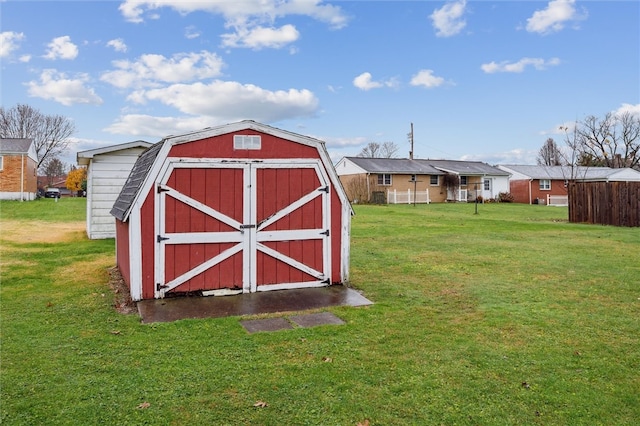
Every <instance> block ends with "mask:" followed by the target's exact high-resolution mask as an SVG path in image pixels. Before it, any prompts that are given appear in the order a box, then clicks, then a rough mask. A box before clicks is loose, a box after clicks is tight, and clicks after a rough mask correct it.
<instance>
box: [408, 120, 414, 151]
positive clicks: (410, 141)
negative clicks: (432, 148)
mask: <svg viewBox="0 0 640 426" xmlns="http://www.w3.org/2000/svg"><path fill="white" fill-rule="evenodd" d="M407 136H408V137H409V143H410V144H411V149H410V150H409V160H413V123H411V132H409V134H408V135H407Z"/></svg>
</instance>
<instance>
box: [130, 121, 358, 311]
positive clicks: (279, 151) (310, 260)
mask: <svg viewBox="0 0 640 426" xmlns="http://www.w3.org/2000/svg"><path fill="white" fill-rule="evenodd" d="M234 134H235V135H260V136H261V149H259V150H234V149H233V136H234ZM178 158H182V159H185V161H187V160H188V159H194V160H196V161H200V160H202V159H216V160H218V159H227V160H228V161H229V162H230V163H233V162H235V161H238V162H242V161H247V160H248V161H251V160H255V161H256V162H257V163H260V160H262V159H273V160H280V159H283V160H285V161H286V160H287V159H292V160H293V159H309V160H313V161H318V160H319V158H320V157H319V153H318V149H317V148H315V147H313V146H308V145H305V144H301V143H297V142H293V141H289V140H285V139H281V138H279V137H276V136H273V135H270V134H267V133H262V132H259V131H255V130H250V129H247V130H241V131H234V132H232V133H226V134H222V135H217V136H213V137H209V138H204V139H200V140H188V141H186V142H184V143H181V142H178V143H176V144H175V145H173V146H171V148H170V149H169V152H168V154H167V159H166V160H165V161H174V160H175V159H178ZM171 159H174V160H171ZM258 170H259V171H258V175H257V176H258V178H257V179H258V186H260V185H266V186H268V187H269V188H274V187H275V188H277V187H282V188H283V190H284V189H286V191H288V192H291V191H292V194H293V195H291V196H290V197H288V199H289V203H290V202H291V200H290V199H291V197H293V198H294V199H295V196H296V195H298V196H299V195H300V193H302V192H304V191H307V192H308V191H313V190H315V189H317V188H318V186H319V182H318V180H317V178H316V177H315V172H313V169H308V170H299V169H295V168H294V169H286V168H284V169H282V170H280V169H268V168H265V169H258ZM241 175H242V174H241V173H240V176H236V174H235V173H234V169H233V167H229V168H207V167H204V168H202V169H200V170H195V169H191V168H185V169H175V170H174V171H173V172H172V175H170V176H171V177H170V181H169V182H167V185H168V186H170V187H173V188H175V189H176V190H179V191H180V192H181V193H185V194H186V195H188V196H190V197H192V198H194V199H196V200H200V201H201V202H204V204H205V205H209V204H210V203H212V201H211V200H210V199H208V198H207V197H208V196H210V194H209V193H208V192H207V191H205V189H206V188H208V187H209V186H210V184H209V183H208V182H214V181H218V182H229V187H230V188H234V190H233V191H231V192H230V193H228V194H225V195H224V203H222V202H221V203H220V206H221V208H222V205H227V203H228V205H229V207H225V208H227V209H228V210H226V211H224V212H223V213H224V214H227V215H228V216H230V217H234V216H237V212H236V210H238V209H239V210H241V208H242V189H243V188H242V183H243V181H242V176H241ZM310 177H313V180H311V179H310ZM335 184H336V182H334V183H333V185H331V186H332V189H331V192H330V200H331V206H330V215H331V229H330V232H331V257H332V259H333V261H332V262H331V270H330V280H331V282H332V283H340V282H342V281H343V277H344V278H345V279H346V278H347V277H348V272H347V270H346V268H348V265H345V264H344V262H342V261H341V260H340V259H342V258H343V257H344V256H346V257H345V258H346V259H348V248H347V249H346V250H345V249H344V247H343V246H342V244H343V241H342V239H343V232H345V230H346V235H348V232H349V230H348V227H349V224H348V223H344V220H343V215H344V214H345V208H344V202H345V201H346V200H343V199H342V198H341V197H340V195H339V194H338V193H337V192H336V191H337V190H338V189H340V190H341V188H336V187H335ZM337 184H338V185H339V182H337ZM238 185H240V188H238ZM152 188H154V186H152ZM296 193H297V194H296ZM283 194H284V192H280V191H278V192H277V196H278V197H279V196H280V195H283ZM214 196H221V195H214ZM278 197H276V198H274V199H271V198H269V199H266V198H264V197H263V199H261V200H260V201H259V202H258V206H259V208H260V209H262V210H263V214H266V212H268V211H269V210H268V208H269V203H275V204H274V205H273V206H271V208H276V207H280V208H281V207H282V206H283V205H284V206H286V204H283V203H286V201H287V197H283V198H282V200H280V199H278ZM167 198H168V199H170V198H171V197H167ZM229 201H231V202H229ZM167 202H168V203H171V202H173V201H167ZM318 203H320V200H319V199H318V200H313V201H312V202H310V203H309V205H308V206H307V205H305V206H303V207H301V208H300V209H299V210H300V211H294V212H293V213H292V214H290V217H289V218H288V219H286V220H288V221H289V223H291V222H296V223H295V224H296V225H298V224H301V225H303V227H304V226H305V225H309V226H311V225H313V226H314V228H315V227H316V226H319V225H318V223H317V217H318V216H317V215H321V213H318V212H316V211H315V210H316V209H318V208H319V206H320V204H318ZM180 204H181V203H179V202H173V204H171V205H169V204H167V205H168V206H169V207H168V208H169V210H170V212H169V213H166V214H167V218H166V219H165V222H166V226H167V229H166V232H182V229H181V228H180V227H181V226H182V224H181V221H184V218H185V217H187V216H188V217H189V222H190V223H193V224H194V226H195V227H196V229H198V227H203V228H205V227H212V226H213V227H215V226H221V225H219V224H215V223H213V222H211V221H210V218H206V217H204V216H202V215H200V214H198V213H197V212H193V209H191V210H189V209H188V208H186V206H184V205H183V206H181V205H180ZM214 204H215V203H214ZM347 205H348V204H347ZM155 209H156V201H155V192H154V190H153V189H152V190H150V191H148V193H147V194H144V201H143V202H142V204H141V208H140V209H139V210H138V211H137V212H136V211H135V209H134V210H133V211H132V213H131V216H130V218H129V221H128V223H122V222H120V224H121V225H122V226H129V232H130V233H131V234H133V233H135V230H133V229H132V227H136V226H138V227H139V229H140V231H139V239H137V238H135V236H133V235H129V236H128V238H129V243H130V244H133V245H130V249H131V253H136V252H138V253H141V256H139V257H138V259H136V257H137V256H135V255H134V256H132V258H131V262H132V263H135V264H129V265H127V264H126V262H123V265H125V267H127V268H129V269H130V270H131V271H132V272H131V273H132V274H133V273H135V270H136V269H137V268H139V269H140V271H141V277H140V280H139V281H140V285H141V288H140V289H139V291H140V294H139V295H136V294H132V297H134V299H135V300H139V299H152V298H154V297H156V294H155V290H156V289H155V286H156V283H155V270H154V265H155V261H154V259H155V256H156V253H155V248H156V238H157V235H156V230H155V227H154V221H155V215H156V214H158V212H156V211H155ZM320 210H321V209H320ZM348 210H349V211H350V208H349V209H348ZM236 219H237V220H238V221H240V222H241V219H242V218H240V217H237V218H236ZM274 225H275V226H283V225H282V224H278V222H276V224H274ZM193 231H194V230H193V228H192V229H191V231H190V232H193ZM207 231H212V229H210V228H208V229H207ZM213 232H215V229H214V230H213ZM118 238H120V236H118ZM136 241H139V243H136ZM299 243H300V242H296V241H288V242H287V241H279V242H274V243H268V242H267V243H265V245H266V246H269V245H270V244H272V245H274V246H273V247H274V248H275V246H276V245H277V250H278V251H279V252H282V253H284V254H285V255H289V256H290V257H292V258H296V256H300V255H301V256H302V257H298V258H297V259H296V260H299V261H303V262H305V263H307V264H310V266H311V267H314V266H315V267H317V268H318V269H319V270H322V268H321V265H320V266H318V262H320V263H321V262H322V254H321V247H315V246H313V244H315V242H311V244H310V245H309V244H308V246H309V247H310V248H307V245H305V250H304V251H302V253H301V254H295V253H297V252H299V251H300V250H299V247H297V246H298V245H299ZM223 249H224V247H223V248H222V249H216V250H219V251H222V250H223ZM207 250H211V248H210V247H205V245H204V244H196V245H194V247H191V248H189V247H185V248H181V247H170V246H167V249H166V252H165V259H167V258H168V257H170V256H173V258H174V259H175V258H179V259H184V262H179V263H178V264H179V266H178V267H176V269H174V270H166V271H165V278H166V280H165V282H167V281H169V280H171V279H172V278H174V277H177V276H180V275H181V274H182V273H183V272H184V271H187V270H189V269H191V268H193V267H194V265H198V264H201V263H202V259H203V258H204V257H210V255H211V254H212V252H211V251H207ZM213 254H214V255H215V253H213ZM205 255H206V256H205ZM176 256H177V257H176ZM234 256H235V255H234ZM119 258H120V256H119ZM227 260H228V259H227ZM236 261H240V259H237V260H234V259H233V258H231V262H232V263H233V262H236ZM258 261H259V262H263V263H265V262H275V260H274V259H271V258H269V256H266V255H264V254H263V253H258ZM165 263H166V262H165ZM123 265H120V267H121V268H122V267H123ZM216 268H217V269H216ZM342 268H345V271H343V270H342ZM232 269H233V266H229V265H227V266H225V265H224V264H221V265H219V266H218V265H216V266H215V267H213V268H211V270H208V271H205V272H204V273H201V274H200V275H197V276H195V277H193V278H190V279H189V280H188V281H187V282H185V283H182V284H180V285H179V286H178V287H176V289H175V291H177V292H183V291H186V292H188V291H193V290H202V289H203V288H202V283H203V282H204V281H208V279H209V278H210V276H207V274H214V275H215V274H219V275H220V276H221V277H224V279H225V280H229V281H227V283H226V284H229V282H231V283H232V284H233V285H234V286H235V285H238V284H239V287H242V281H240V282H239V283H238V282H236V281H237V278H238V277H235V276H233V275H229V274H230V273H231V272H230V271H231V270H232ZM236 269H237V268H236ZM288 269H289V271H286V272H283V271H284V270H285V269H283V270H282V271H281V270H280V269H278V268H277V267H275V268H271V267H268V268H263V270H265V272H264V274H263V275H264V276H262V277H258V280H260V281H265V282H271V281H274V280H279V279H283V280H284V281H285V282H286V281H287V280H295V278H296V277H292V276H287V277H284V276H282V274H295V273H296V272H292V271H291V270H290V269H291V268H288ZM269 274H271V275H269ZM300 274H301V275H303V273H302V272H300ZM124 275H125V274H124V273H123V276H124ZM128 279H129V283H131V281H132V277H129V278H128ZM133 281H135V280H133ZM213 281H216V280H213ZM301 281H304V279H302V280H301ZM132 290H134V291H136V290H135V289H132Z"/></svg>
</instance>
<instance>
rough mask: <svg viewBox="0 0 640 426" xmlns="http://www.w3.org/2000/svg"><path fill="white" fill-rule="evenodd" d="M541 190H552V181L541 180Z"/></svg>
mask: <svg viewBox="0 0 640 426" xmlns="http://www.w3.org/2000/svg"><path fill="white" fill-rule="evenodd" d="M540 190H541V191H549V190H551V180H550V179H540Z"/></svg>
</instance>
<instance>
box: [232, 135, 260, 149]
mask: <svg viewBox="0 0 640 426" xmlns="http://www.w3.org/2000/svg"><path fill="white" fill-rule="evenodd" d="M261 146H262V139H261V138H260V136H259V135H233V149H260V148H261Z"/></svg>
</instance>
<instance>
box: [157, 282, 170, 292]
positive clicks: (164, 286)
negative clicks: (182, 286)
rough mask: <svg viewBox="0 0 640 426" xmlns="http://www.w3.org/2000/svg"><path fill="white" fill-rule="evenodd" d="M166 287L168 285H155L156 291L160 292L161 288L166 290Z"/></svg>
mask: <svg viewBox="0 0 640 426" xmlns="http://www.w3.org/2000/svg"><path fill="white" fill-rule="evenodd" d="M167 287H169V286H168V285H166V284H160V283H156V291H160V290H162V289H163V288H167Z"/></svg>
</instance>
